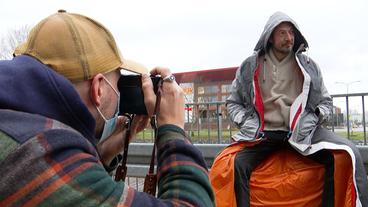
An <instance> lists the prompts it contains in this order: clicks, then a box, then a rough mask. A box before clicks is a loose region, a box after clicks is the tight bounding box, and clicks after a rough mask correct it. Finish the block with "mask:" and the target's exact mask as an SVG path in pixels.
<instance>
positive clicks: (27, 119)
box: [0, 10, 214, 206]
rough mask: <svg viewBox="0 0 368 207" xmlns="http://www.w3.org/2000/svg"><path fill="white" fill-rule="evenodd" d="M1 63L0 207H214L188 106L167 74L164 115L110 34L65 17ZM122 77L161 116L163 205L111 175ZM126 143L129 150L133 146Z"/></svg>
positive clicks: (136, 123) (38, 29)
mask: <svg viewBox="0 0 368 207" xmlns="http://www.w3.org/2000/svg"><path fill="white" fill-rule="evenodd" d="M14 55H15V57H14V58H13V59H12V60H7V61H0V88H1V90H0V151H1V153H0V163H1V168H0V174H1V177H0V206H41V205H42V206H213V205H214V197H213V192H212V189H211V186H210V183H209V180H208V174H207V168H206V164H205V162H204V159H203V157H202V154H201V152H200V151H199V150H198V149H197V148H195V147H194V146H193V145H192V144H191V143H190V141H189V140H188V139H187V137H186V135H185V132H184V130H183V128H184V113H183V108H184V97H183V92H182V90H181V88H180V87H179V86H178V84H177V83H176V82H175V80H173V78H172V77H173V76H171V73H170V71H169V70H168V69H165V68H155V69H154V70H152V71H151V75H153V76H160V77H163V81H162V82H161V83H162V84H161V86H160V94H161V95H160V99H161V100H160V101H159V105H157V103H156V99H157V98H158V97H159V96H156V95H155V92H154V90H153V88H154V86H153V84H152V81H151V79H150V77H149V75H147V74H145V71H144V69H142V68H141V67H138V66H135V65H134V64H130V62H128V61H126V60H124V59H123V58H122V57H121V55H120V52H119V49H118V48H117V46H116V44H115V41H114V38H113V37H112V35H111V33H110V32H109V31H108V30H107V29H106V28H105V27H104V26H102V25H101V24H99V23H98V22H96V21H95V20H92V19H90V18H88V17H85V16H82V15H79V14H72V13H67V12H66V11H64V10H60V11H58V13H56V14H53V15H51V16H49V17H47V18H45V19H44V20H42V21H41V22H40V23H39V24H37V25H36V26H35V27H34V28H33V29H32V31H31V32H30V34H29V37H28V39H27V41H26V42H25V43H24V44H22V45H20V46H18V47H17V48H16V50H15V53H14ZM122 68H124V69H126V70H130V71H133V72H137V73H142V85H141V87H142V91H143V94H144V105H145V108H146V111H147V115H137V116H135V118H134V119H133V120H132V123H131V124H130V126H131V128H130V135H132V136H131V137H134V135H135V134H136V133H138V132H139V131H141V130H143V129H144V128H145V127H146V125H147V123H148V120H149V117H150V116H151V115H152V114H153V113H154V111H157V109H155V106H159V109H158V111H159V113H158V114H157V127H158V130H157V132H158V133H157V142H156V144H157V159H158V160H157V163H158V166H157V169H158V171H157V172H158V183H159V184H158V195H157V196H158V198H155V197H153V196H151V195H149V194H146V193H142V192H137V191H135V190H134V189H132V188H131V187H129V186H128V185H127V184H125V183H124V182H122V181H119V182H115V181H113V179H112V178H111V176H110V175H109V172H111V171H112V170H113V169H114V168H115V167H116V165H117V163H118V161H119V159H118V155H119V153H120V152H121V151H122V149H123V146H124V137H125V136H123V135H124V134H126V133H127V128H125V127H124V125H125V124H126V122H127V121H128V119H127V118H125V117H123V116H119V114H120V112H119V109H120V107H119V102H122V101H123V102H125V101H127V100H128V101H129V100H130V99H132V98H134V97H124V96H121V93H119V91H120V89H119V88H118V87H117V83H118V81H119V79H121V77H122V76H121V74H120V70H121V69H122ZM127 141H128V140H127Z"/></svg>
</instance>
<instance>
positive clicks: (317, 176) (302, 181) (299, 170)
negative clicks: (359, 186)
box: [210, 143, 355, 207]
mask: <svg viewBox="0 0 368 207" xmlns="http://www.w3.org/2000/svg"><path fill="white" fill-rule="evenodd" d="M246 144H247V143H239V144H235V145H230V146H228V147H227V148H225V149H224V150H223V151H222V152H221V153H220V154H219V155H218V156H217V158H216V159H215V161H214V163H213V165H212V168H211V170H210V181H211V184H212V187H213V189H214V192H215V196H216V205H217V206H218V207H222V206H224V207H225V206H226V207H231V206H236V200H235V192H234V159H235V155H236V153H237V152H238V151H240V150H241V149H243V148H244V147H245V146H246ZM333 155H334V158H335V169H334V170H335V171H334V182H335V207H336V206H355V190H354V185H353V175H352V166H351V159H350V156H349V155H348V153H346V152H344V151H341V150H336V151H333ZM323 177H324V166H323V165H321V164H319V163H317V162H314V161H312V160H310V159H308V158H306V157H304V156H303V155H301V154H299V153H298V152H296V151H294V150H292V149H284V150H280V151H277V152H275V153H273V154H271V155H270V156H269V158H267V159H266V160H265V161H264V162H262V163H261V164H260V165H259V166H258V167H257V168H256V169H255V170H254V171H253V172H252V175H251V178H250V183H249V187H250V203H251V206H279V207H281V206H282V207H288V206H289V207H298V206H306V207H312V206H313V207H315V206H321V204H322V191H323V182H324V179H323Z"/></svg>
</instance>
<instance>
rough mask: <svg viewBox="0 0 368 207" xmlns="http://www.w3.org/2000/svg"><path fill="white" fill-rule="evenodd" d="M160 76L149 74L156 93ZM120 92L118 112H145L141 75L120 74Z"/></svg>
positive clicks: (144, 113)
mask: <svg viewBox="0 0 368 207" xmlns="http://www.w3.org/2000/svg"><path fill="white" fill-rule="evenodd" d="M160 79H161V77H160V76H151V80H152V83H153V88H154V92H155V93H157V90H158V83H159V81H160ZM118 90H119V92H120V105H119V114H120V115H121V114H125V113H128V114H143V115H146V114H147V109H146V106H145V104H144V95H143V91H142V76H141V75H121V76H120V78H119V81H118Z"/></svg>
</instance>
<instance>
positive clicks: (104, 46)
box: [14, 10, 148, 82]
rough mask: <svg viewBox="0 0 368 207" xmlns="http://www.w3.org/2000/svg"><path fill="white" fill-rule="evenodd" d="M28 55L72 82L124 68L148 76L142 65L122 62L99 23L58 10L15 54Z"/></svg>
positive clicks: (38, 27)
mask: <svg viewBox="0 0 368 207" xmlns="http://www.w3.org/2000/svg"><path fill="white" fill-rule="evenodd" d="M22 54H24V55H30V56H32V57H34V58H36V59H38V60H39V61H40V62H42V63H43V64H45V65H48V66H49V67H51V68H52V69H53V70H55V71H56V72H57V73H59V74H61V75H63V76H64V77H66V78H68V79H69V80H70V81H72V82H78V81H83V80H88V79H91V78H92V77H93V76H95V75H96V74H98V73H108V72H110V71H113V70H116V69H119V68H123V69H126V70H128V71H132V72H135V73H140V74H143V73H147V72H148V70H147V69H146V68H145V67H144V66H143V65H141V64H138V63H136V62H133V61H129V60H126V59H124V58H123V57H122V56H121V54H120V51H119V48H118V47H117V45H116V43H115V40H114V38H113V36H112V34H111V33H110V31H109V30H107V29H106V28H105V27H104V26H103V25H102V24H100V23H98V22H97V21H95V20H93V19H91V18H89V17H86V16H83V15H80V14H73V13H68V12H66V11H65V10H59V11H58V12H57V13H56V14H53V15H51V16H49V17H47V18H45V19H44V20H42V21H41V22H39V23H38V24H37V25H36V26H35V27H34V28H33V29H32V30H31V32H30V33H29V36H28V38H27V40H26V42H25V43H23V44H21V45H19V46H18V47H17V48H16V49H15V51H14V55H22Z"/></svg>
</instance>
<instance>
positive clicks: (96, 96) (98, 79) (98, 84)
mask: <svg viewBox="0 0 368 207" xmlns="http://www.w3.org/2000/svg"><path fill="white" fill-rule="evenodd" d="M103 79H104V77H103V75H102V74H101V73H98V74H97V75H95V76H94V77H93V78H92V79H91V81H92V82H91V89H90V93H91V94H90V95H91V101H92V103H94V104H95V105H96V106H97V107H99V106H100V105H101V97H102V92H103V88H102V86H103V83H102V81H103Z"/></svg>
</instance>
